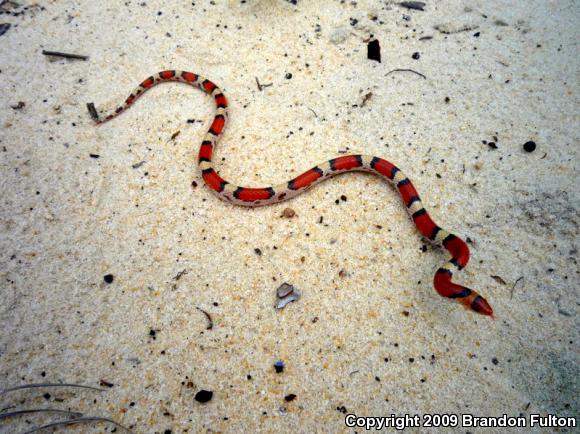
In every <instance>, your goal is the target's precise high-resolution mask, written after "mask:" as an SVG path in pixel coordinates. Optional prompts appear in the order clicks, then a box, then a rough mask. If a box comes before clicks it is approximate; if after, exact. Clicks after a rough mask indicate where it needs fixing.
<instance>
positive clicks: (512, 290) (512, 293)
mask: <svg viewBox="0 0 580 434" xmlns="http://www.w3.org/2000/svg"><path fill="white" fill-rule="evenodd" d="M523 278H524V276H521V277H518V279H517V280H516V281H515V282H514V284H513V286H512V289H511V290H510V299H512V298H513V297H514V288H515V287H516V285H517V284H518V282H519V281H520V280H522V279H523Z"/></svg>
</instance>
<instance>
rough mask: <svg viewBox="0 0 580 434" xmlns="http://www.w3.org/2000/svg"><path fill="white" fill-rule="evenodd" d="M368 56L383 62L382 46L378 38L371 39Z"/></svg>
mask: <svg viewBox="0 0 580 434" xmlns="http://www.w3.org/2000/svg"><path fill="white" fill-rule="evenodd" d="M367 58H368V59H370V60H376V61H377V62H379V63H381V46H380V44H379V41H378V40H377V39H373V40H372V41H369V43H368V45H367Z"/></svg>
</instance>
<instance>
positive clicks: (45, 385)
mask: <svg viewBox="0 0 580 434" xmlns="http://www.w3.org/2000/svg"><path fill="white" fill-rule="evenodd" d="M36 387H78V388H81V389H91V390H98V391H99V392H102V391H104V390H105V389H100V388H98V387H93V386H84V385H82V384H71V383H33V384H22V385H20V386H14V387H9V388H7V389H0V395H5V394H7V393H9V392H14V391H16V390H22V389H32V388H36Z"/></svg>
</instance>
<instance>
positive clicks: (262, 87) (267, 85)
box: [256, 77, 273, 92]
mask: <svg viewBox="0 0 580 434" xmlns="http://www.w3.org/2000/svg"><path fill="white" fill-rule="evenodd" d="M256 84H257V85H258V90H259V91H260V92H262V89H264V88H265V87H270V86H272V85H273V83H268V84H262V83H260V82H259V81H258V77H256Z"/></svg>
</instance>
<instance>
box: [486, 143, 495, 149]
mask: <svg viewBox="0 0 580 434" xmlns="http://www.w3.org/2000/svg"><path fill="white" fill-rule="evenodd" d="M487 146H489V147H490V148H491V149H497V145H496V144H495V142H489V143H488V144H487Z"/></svg>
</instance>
